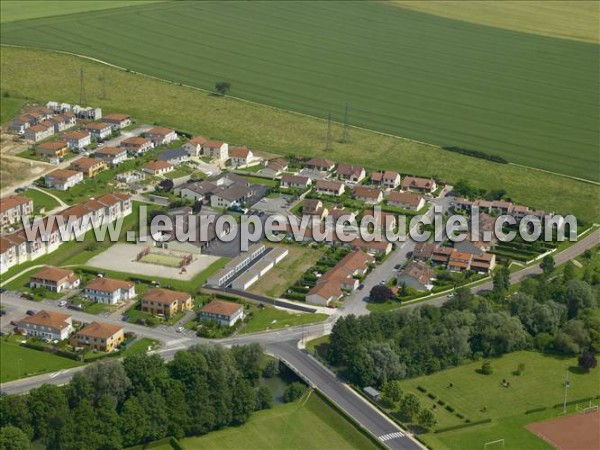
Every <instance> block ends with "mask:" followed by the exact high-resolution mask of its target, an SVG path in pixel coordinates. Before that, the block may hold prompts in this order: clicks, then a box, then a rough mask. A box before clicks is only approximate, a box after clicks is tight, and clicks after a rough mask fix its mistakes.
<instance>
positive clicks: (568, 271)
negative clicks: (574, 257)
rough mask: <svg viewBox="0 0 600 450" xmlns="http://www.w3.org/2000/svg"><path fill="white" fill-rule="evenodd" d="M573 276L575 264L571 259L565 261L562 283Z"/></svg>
mask: <svg viewBox="0 0 600 450" xmlns="http://www.w3.org/2000/svg"><path fill="white" fill-rule="evenodd" d="M573 278H575V266H574V265H573V263H572V262H571V261H569V262H567V263H566V264H565V265H564V268H563V283H567V282H569V281H571V280H572V279H573Z"/></svg>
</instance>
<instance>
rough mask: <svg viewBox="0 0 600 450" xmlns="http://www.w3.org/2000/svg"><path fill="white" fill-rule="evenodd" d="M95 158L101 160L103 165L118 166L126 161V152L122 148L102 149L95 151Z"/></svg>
mask: <svg viewBox="0 0 600 450" xmlns="http://www.w3.org/2000/svg"><path fill="white" fill-rule="evenodd" d="M94 154H95V155H96V158H100V159H102V160H103V161H104V162H105V163H107V164H111V165H113V166H116V165H119V164H121V163H122V162H125V161H126V160H127V150H125V149H124V148H123V147H104V148H101V149H99V150H96V152H95V153H94Z"/></svg>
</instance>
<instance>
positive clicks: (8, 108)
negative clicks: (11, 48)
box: [0, 2, 27, 124]
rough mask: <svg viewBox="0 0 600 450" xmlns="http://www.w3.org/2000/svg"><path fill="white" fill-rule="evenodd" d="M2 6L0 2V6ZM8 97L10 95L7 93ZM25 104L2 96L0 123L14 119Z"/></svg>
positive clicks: (24, 101) (17, 99)
mask: <svg viewBox="0 0 600 450" xmlns="http://www.w3.org/2000/svg"><path fill="white" fill-rule="evenodd" d="M2 4H4V3H3V2H0V5H2ZM4 92H5V91H4V87H3V88H2V93H3V94H4ZM8 94H9V95H10V93H8ZM25 103H27V100H25V99H23V98H12V97H5V96H4V95H3V96H2V100H1V101H0V123H2V124H5V123H7V122H9V121H10V120H11V119H12V118H14V117H15V116H16V115H17V114H18V113H19V111H20V109H21V108H22V107H23V105H24V104H25Z"/></svg>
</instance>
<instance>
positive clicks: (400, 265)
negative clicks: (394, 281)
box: [394, 264, 402, 270]
mask: <svg viewBox="0 0 600 450" xmlns="http://www.w3.org/2000/svg"><path fill="white" fill-rule="evenodd" d="M401 267H402V264H396V265H395V266H394V269H396V270H398V269H400V268H401Z"/></svg>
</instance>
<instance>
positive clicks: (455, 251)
mask: <svg viewBox="0 0 600 450" xmlns="http://www.w3.org/2000/svg"><path fill="white" fill-rule="evenodd" d="M413 258H414V259H415V260H416V261H422V262H425V261H430V262H431V264H433V265H437V266H442V267H444V268H446V269H447V270H450V271H458V272H460V271H465V270H473V271H475V272H478V273H488V272H490V271H491V270H493V269H494V267H496V255H494V254H492V253H487V252H485V250H484V249H483V248H482V247H480V246H478V245H477V244H476V243H471V242H462V243H456V244H455V246H454V247H442V246H438V245H436V244H433V243H418V244H417V245H416V246H415V249H414V251H413Z"/></svg>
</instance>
